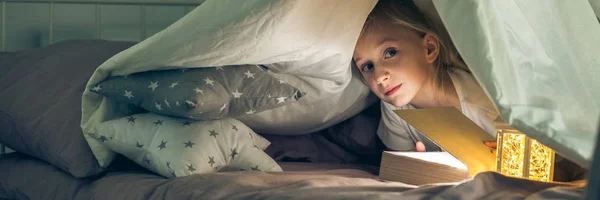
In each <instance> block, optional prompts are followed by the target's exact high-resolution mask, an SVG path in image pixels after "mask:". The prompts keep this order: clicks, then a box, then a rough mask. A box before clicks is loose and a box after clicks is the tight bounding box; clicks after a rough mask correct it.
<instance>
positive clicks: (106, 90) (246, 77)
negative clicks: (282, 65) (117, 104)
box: [89, 65, 303, 120]
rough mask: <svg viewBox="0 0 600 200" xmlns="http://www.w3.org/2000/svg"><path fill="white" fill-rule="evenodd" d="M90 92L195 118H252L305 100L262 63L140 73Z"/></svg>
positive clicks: (98, 86) (168, 113) (96, 86)
mask: <svg viewBox="0 0 600 200" xmlns="http://www.w3.org/2000/svg"><path fill="white" fill-rule="evenodd" d="M89 89H90V90H91V91H93V92H96V93H98V94H101V95H104V96H106V97H108V98H111V99H114V100H117V101H121V102H125V103H129V104H133V105H135V106H137V107H141V108H144V109H145V110H148V111H150V112H154V113H158V114H163V115H169V116H175V117H184V118H188V119H195V120H213V119H221V118H228V117H229V118H236V117H239V116H244V115H251V114H254V113H259V112H262V111H265V110H269V109H273V108H277V107H281V106H284V105H287V104H289V103H292V102H296V101H297V100H298V99H300V98H301V97H302V96H303V94H302V93H301V92H300V91H299V90H298V89H296V88H294V87H293V86H291V85H289V84H284V83H283V82H282V81H281V80H279V79H276V78H275V77H273V76H271V75H270V74H269V73H268V72H267V71H266V69H264V68H261V67H260V66H258V65H233V66H225V67H208V68H206V67H205V68H195V69H178V70H161V71H148V72H140V73H135V74H131V75H128V76H126V77H123V76H119V77H111V78H109V79H107V80H105V81H103V82H101V83H100V84H98V85H95V86H93V87H92V88H89Z"/></svg>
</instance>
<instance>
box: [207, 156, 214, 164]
mask: <svg viewBox="0 0 600 200" xmlns="http://www.w3.org/2000/svg"><path fill="white" fill-rule="evenodd" d="M208 164H210V166H211V167H212V166H213V165H214V164H215V157H214V156H209V157H208Z"/></svg>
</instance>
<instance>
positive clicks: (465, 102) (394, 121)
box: [377, 69, 499, 151]
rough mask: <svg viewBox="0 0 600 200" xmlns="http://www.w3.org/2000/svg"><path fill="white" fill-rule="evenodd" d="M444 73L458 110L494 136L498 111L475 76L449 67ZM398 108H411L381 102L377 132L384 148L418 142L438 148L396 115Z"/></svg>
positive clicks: (407, 147) (410, 147)
mask: <svg viewBox="0 0 600 200" xmlns="http://www.w3.org/2000/svg"><path fill="white" fill-rule="evenodd" d="M448 75H449V76H450V79H452V83H453V84H454V88H455V89H456V93H457V95H458V99H459V101H460V105H461V112H462V113H463V114H464V115H465V116H466V117H468V118H469V119H470V120H471V121H473V122H474V123H475V124H477V125H479V127H481V128H482V129H483V130H485V131H486V132H488V133H489V134H490V135H492V136H493V137H496V131H495V129H494V125H493V122H494V120H496V118H497V117H498V116H499V114H498V111H497V110H496V107H495V106H494V104H493V103H492V101H491V100H490V99H489V98H488V96H487V95H486V93H485V92H484V91H483V90H482V89H481V87H480V86H479V84H478V83H477V81H476V80H475V78H473V76H472V75H471V74H470V73H468V72H466V71H463V70H460V69H453V70H449V71H448ZM399 109H415V108H414V107H413V106H412V105H410V104H407V105H405V106H402V107H395V106H394V105H392V104H389V103H387V102H383V101H382V102H381V121H380V123H379V128H378V130H377V134H378V135H379V137H380V138H381V141H382V142H383V143H384V144H385V145H386V147H388V148H389V149H392V150H397V151H409V150H413V149H414V148H415V144H416V142H418V141H421V142H423V144H425V148H426V150H427V151H441V150H442V149H440V147H438V146H437V145H436V144H435V143H434V142H433V141H431V140H430V139H428V138H427V137H425V136H424V135H423V134H422V133H421V132H420V131H419V130H417V129H415V128H414V127H412V126H411V125H410V124H408V123H407V122H406V121H404V120H403V119H402V118H400V116H398V115H396V113H394V110H399Z"/></svg>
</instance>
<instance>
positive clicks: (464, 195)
mask: <svg viewBox="0 0 600 200" xmlns="http://www.w3.org/2000/svg"><path fill="white" fill-rule="evenodd" d="M119 163H121V164H122V165H121V166H112V167H113V170H112V171H108V172H106V173H105V174H103V175H101V176H98V177H93V178H86V179H77V178H74V177H72V176H70V175H69V174H67V173H65V172H63V171H62V170H59V169H57V168H56V167H54V166H52V165H50V164H47V163H45V162H42V161H40V160H37V159H35V158H31V157H28V156H25V155H22V154H19V153H11V154H6V155H3V156H1V157H0V197H2V198H10V199H400V198H402V199H430V198H443V199H482V198H485V199H523V198H525V197H527V198H528V199H552V198H554V199H579V198H580V197H581V194H582V192H583V187H581V186H575V185H571V186H570V185H566V184H560V183H544V182H533V181H528V180H525V179H516V178H509V177H505V176H502V175H500V174H497V173H492V172H489V173H481V174H479V175H477V176H476V177H474V179H473V180H468V181H465V182H462V183H451V184H438V185H429V186H421V187H417V186H413V185H407V184H403V183H398V182H386V181H381V180H379V179H377V177H376V175H374V174H373V173H371V172H370V171H372V170H370V169H369V167H368V166H365V165H355V164H332V163H330V164H328V163H293V162H286V163H280V164H281V166H282V168H283V169H284V172H271V173H267V172H261V171H239V172H216V173H206V174H197V175H191V176H186V177H178V178H174V179H166V178H163V177H160V176H157V175H154V174H152V173H150V172H148V171H144V170H142V169H141V168H139V167H136V166H135V165H128V164H124V163H126V162H119Z"/></svg>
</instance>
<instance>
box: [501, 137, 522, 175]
mask: <svg viewBox="0 0 600 200" xmlns="http://www.w3.org/2000/svg"><path fill="white" fill-rule="evenodd" d="M524 155H525V135H523V134H518V133H505V134H504V137H503V139H502V155H501V159H502V160H501V165H500V166H501V168H500V169H501V171H500V173H502V174H505V175H509V176H518V177H521V176H523V161H524V160H525V157H524Z"/></svg>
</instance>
